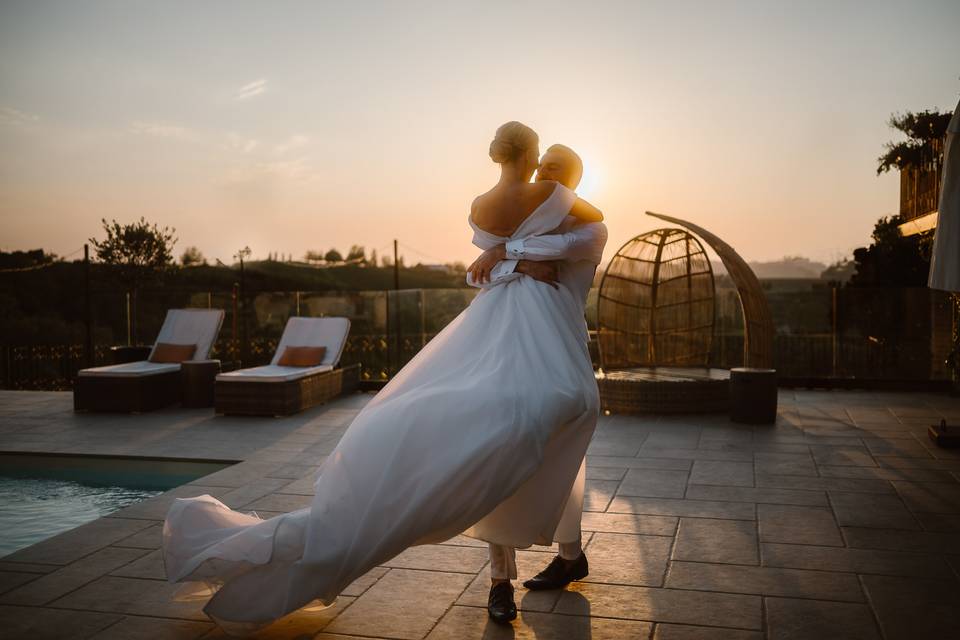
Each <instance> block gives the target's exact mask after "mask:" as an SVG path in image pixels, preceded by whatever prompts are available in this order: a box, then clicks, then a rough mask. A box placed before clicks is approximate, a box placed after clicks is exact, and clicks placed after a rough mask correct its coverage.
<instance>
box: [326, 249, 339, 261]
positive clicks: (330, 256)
mask: <svg viewBox="0 0 960 640" xmlns="http://www.w3.org/2000/svg"><path fill="white" fill-rule="evenodd" d="M323 259H324V260H325V261H327V262H343V256H342V255H340V252H339V251H337V250H336V249H330V251H327V252H326V253H325V254H323Z"/></svg>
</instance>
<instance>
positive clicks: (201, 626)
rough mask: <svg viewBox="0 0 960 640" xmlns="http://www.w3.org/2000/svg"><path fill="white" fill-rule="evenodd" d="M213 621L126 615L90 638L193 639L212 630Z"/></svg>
mask: <svg viewBox="0 0 960 640" xmlns="http://www.w3.org/2000/svg"><path fill="white" fill-rule="evenodd" d="M213 627H214V625H213V623H210V622H192V621H188V620H168V619H166V618H150V617H146V616H128V617H126V618H122V619H121V620H118V621H117V622H116V623H114V624H112V625H110V626H109V627H107V628H106V629H104V630H103V631H100V632H99V633H96V634H95V635H93V636H91V637H90V640H194V639H195V638H200V637H201V636H203V635H204V634H206V633H208V632H210V631H212V630H213Z"/></svg>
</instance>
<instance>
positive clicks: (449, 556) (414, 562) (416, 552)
mask: <svg viewBox="0 0 960 640" xmlns="http://www.w3.org/2000/svg"><path fill="white" fill-rule="evenodd" d="M488 559H489V556H488V552H487V549H485V548H484V549H481V548H478V547H458V546H454V545H442V544H427V545H421V546H418V547H410V548H409V549H407V550H406V551H404V552H402V553H401V554H400V555H398V556H396V557H395V558H393V559H392V560H389V561H387V562H385V563H384V564H383V566H385V567H392V568H398V569H423V570H425V571H448V572H451V573H469V574H476V573H477V572H478V571H480V570H481V569H482V568H483V565H485V564H486V563H487V560H488Z"/></svg>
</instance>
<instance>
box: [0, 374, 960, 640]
mask: <svg viewBox="0 0 960 640" xmlns="http://www.w3.org/2000/svg"><path fill="white" fill-rule="evenodd" d="M370 397H371V396H369V395H362V394H360V395H353V396H350V397H346V398H342V399H340V400H338V401H335V402H333V403H331V404H328V405H326V406H324V407H319V408H317V409H314V410H312V411H309V412H307V413H304V414H301V415H299V416H295V417H291V418H286V419H240V418H224V417H214V416H213V415H212V412H210V411H204V410H185V409H175V410H169V411H161V412H157V413H153V414H145V415H134V416H127V415H89V414H87V415H75V414H74V413H73V411H72V409H71V397H70V394H65V393H38V392H0V450H6V451H11V450H21V451H38V452H72V453H90V454H129V455H151V456H175V457H195V458H217V459H236V460H242V461H243V462H242V463H240V464H237V465H235V466H233V467H230V468H228V469H225V470H223V471H220V472H217V473H215V474H212V475H209V476H207V477H204V478H201V479H199V480H196V481H195V482H193V483H191V484H189V485H184V486H181V487H179V488H177V489H175V490H173V491H170V492H168V493H166V494H164V495H162V496H158V497H156V498H153V499H150V500H147V501H145V502H142V503H139V504H136V505H133V506H131V507H128V508H126V509H124V510H122V511H119V512H117V513H114V514H112V515H111V516H109V517H105V518H101V519H99V520H97V521H95V522H92V523H90V524H87V525H84V526H81V527H79V528H77V529H74V530H72V531H68V532H66V533H64V534H61V535H59V536H56V537H54V538H51V539H49V540H47V541H44V542H41V543H39V544H37V545H35V546H33V547H30V548H28V549H25V550H22V551H19V552H17V553H15V554H13V555H11V556H7V557H6V558H3V559H0V636H3V637H4V638H30V639H38V638H60V637H75V638H97V639H98V640H105V639H107V638H117V639H130V638H149V639H161V638H219V637H222V635H221V633H220V631H219V630H218V629H216V628H215V627H214V626H213V625H212V624H211V623H210V622H209V621H208V620H207V619H206V618H205V617H204V614H203V613H202V611H201V605H202V603H197V602H193V603H182V602H173V601H172V600H171V597H170V596H171V594H172V593H173V591H174V588H175V587H173V586H171V585H168V584H167V583H166V582H165V581H164V574H163V568H162V565H161V561H160V556H159V552H158V546H159V544H160V535H159V534H160V523H161V521H162V518H163V516H164V513H165V510H166V508H167V505H168V504H169V503H170V501H171V500H172V499H173V497H175V496H192V495H198V494H202V493H210V494H212V495H214V496H216V497H217V498H219V499H221V500H223V501H224V502H226V503H227V504H228V505H230V506H231V507H234V508H237V509H249V510H256V511H257V512H258V513H260V514H262V515H271V514H274V513H280V512H283V511H287V510H292V509H296V508H299V507H302V506H304V505H307V504H308V503H309V501H310V493H311V474H312V473H313V472H314V470H315V469H316V468H317V464H318V463H319V462H320V461H321V460H322V458H323V457H324V456H325V455H326V454H328V453H329V452H330V451H331V450H332V448H333V447H334V445H335V444H336V442H337V439H338V438H339V437H340V436H341V434H342V433H343V431H344V429H345V428H346V427H347V425H348V424H349V423H350V421H351V419H352V418H353V416H354V415H355V414H356V413H357V411H358V410H359V409H360V408H361V407H362V406H363V405H364V403H365V402H367V401H368V400H369V398H370ZM941 416H942V417H946V418H947V419H948V420H950V421H952V422H954V423H957V422H960V399H956V398H950V397H947V396H938V395H930V394H874V393H855V392H816V391H797V392H793V391H781V394H780V417H779V419H778V421H777V424H776V425H775V426H764V427H755V428H751V427H744V426H739V425H734V424H732V423H730V422H728V421H727V420H726V419H719V418H716V417H697V416H682V417H678V418H669V419H667V418H649V419H645V418H637V417H616V416H614V417H605V418H603V419H601V422H600V425H599V428H598V430H597V434H596V436H595V438H594V440H593V444H592V446H591V449H590V454H589V459H588V463H589V465H588V478H589V480H588V489H589V497H588V499H587V504H586V509H587V511H586V513H584V518H583V527H584V530H585V542H586V543H587V546H586V549H587V554H588V557H589V560H590V568H591V572H590V576H589V578H588V579H587V580H586V581H584V582H581V583H576V584H574V585H572V586H571V588H569V589H568V590H566V591H558V592H540V593H527V592H525V591H524V590H523V589H522V588H520V589H518V591H517V601H518V604H519V606H520V608H521V612H520V616H519V618H518V620H517V621H516V623H515V624H514V626H513V627H512V628H510V627H507V628H500V627H497V626H495V625H493V624H492V623H488V621H487V617H486V611H485V609H484V605H485V602H486V591H487V580H488V577H487V568H486V562H487V560H486V549H485V547H484V546H483V545H482V544H480V543H477V542H476V541H473V540H470V539H467V538H463V537H458V538H455V539H453V540H450V541H449V542H447V543H445V544H441V545H435V546H425V547H417V548H413V549H410V550H408V551H407V552H405V553H403V554H402V555H400V556H399V557H397V558H395V559H394V560H392V561H390V562H389V563H387V564H386V565H385V566H382V567H378V568H377V569H375V570H373V571H371V572H370V573H369V574H368V575H367V576H365V577H363V578H361V579H360V580H358V581H357V582H356V583H354V584H353V585H352V586H350V587H349V588H348V589H347V591H346V592H345V593H344V595H343V596H341V598H340V599H339V601H338V604H337V605H335V606H334V607H332V608H330V609H327V610H322V611H314V612H305V611H301V612H298V613H295V614H293V615H291V616H288V617H287V618H285V619H283V620H281V621H279V622H277V623H275V624H274V625H273V626H272V627H270V628H269V629H267V630H265V631H264V632H262V633H261V634H260V635H261V637H265V638H317V639H326V640H332V639H334V638H337V639H341V640H345V639H347V638H411V639H413V638H424V637H426V638H429V639H430V640H440V639H462V638H485V639H491V640H492V639H499V638H524V639H525V638H539V639H568V638H571V639H576V638H592V639H593V640H603V639H607V638H651V637H652V638H657V639H659V640H679V639H692V638H698V639H701V638H703V639H713V638H735V639H742V640H748V639H749V640H752V639H760V638H769V639H771V640H774V639H775V640H780V639H787V638H801V639H807V638H814V639H817V640H825V639H828V638H844V639H859V638H864V639H868V638H888V639H894V638H910V639H917V638H950V637H954V638H956V637H960V583H958V573H960V484H958V480H960V453H956V452H951V451H945V450H940V449H937V448H935V447H933V446H932V445H931V443H930V442H929V441H928V440H927V439H926V435H925V430H926V428H927V425H928V424H929V423H931V422H932V421H935V420H939V418H940V417H941ZM550 558H551V553H550V551H549V550H547V549H544V548H533V549H531V550H527V551H522V552H521V553H520V554H519V568H520V573H521V578H523V577H526V576H529V575H531V574H532V573H534V572H535V571H537V570H538V569H539V568H540V567H542V566H543V565H545V564H546V563H547V561H548V560H549V559H550Z"/></svg>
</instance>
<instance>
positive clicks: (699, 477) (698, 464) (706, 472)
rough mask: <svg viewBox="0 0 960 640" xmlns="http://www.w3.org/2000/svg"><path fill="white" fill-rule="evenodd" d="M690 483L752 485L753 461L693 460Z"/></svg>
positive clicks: (732, 485) (727, 485)
mask: <svg viewBox="0 0 960 640" xmlns="http://www.w3.org/2000/svg"><path fill="white" fill-rule="evenodd" d="M690 484H700V485H721V486H726V487H752V486H753V462H752V461H750V462H731V461H721V460H695V461H694V463H693V470H692V471H691V472H690Z"/></svg>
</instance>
